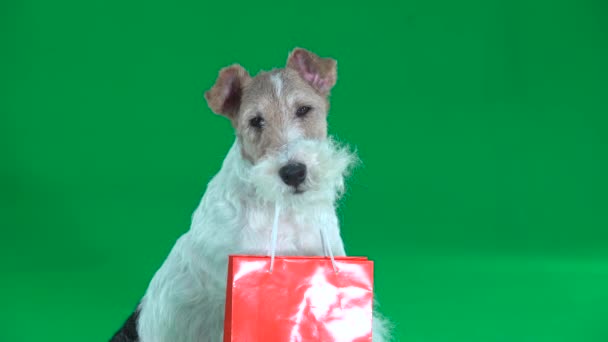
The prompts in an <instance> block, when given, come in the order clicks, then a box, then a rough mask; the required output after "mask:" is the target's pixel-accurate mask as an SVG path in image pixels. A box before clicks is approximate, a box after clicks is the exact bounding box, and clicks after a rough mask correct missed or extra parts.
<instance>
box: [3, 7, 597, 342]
mask: <svg viewBox="0 0 608 342" xmlns="http://www.w3.org/2000/svg"><path fill="white" fill-rule="evenodd" d="M607 4H608V3H607V2H605V1H592V0H589V1H587V0H583V1H574V0H572V1H523V0H501V1H481V0H479V1H422V0H416V1H408V2H397V1H394V2H391V1H385V0H379V1H374V2H369V3H355V2H343V3H337V2H331V1H314V0H313V1H306V2H276V3H267V4H261V3H257V2H255V1H238V2H237V1H231V2H225V3H223V2H219V1H215V2H205V1H173V2H169V1H166V2H159V1H141V0H139V1H128V2H126V1H115V0H112V1H66V0H59V1H53V2H51V1H41V0H27V1H13V2H3V3H2V4H0V34H1V41H0V42H1V46H2V51H1V54H0V113H1V116H0V147H1V155H0V158H1V159H0V160H1V167H0V215H1V216H0V227H1V232H2V235H1V238H0V260H1V261H0V262H1V273H0V274H1V275H0V277H1V278H0V303H1V304H0V340H1V341H105V340H107V339H109V337H110V336H111V335H112V333H113V332H114V331H115V330H116V329H117V328H118V327H119V326H120V325H121V324H122V322H123V321H124V319H125V318H126V317H127V315H128V314H129V313H130V312H131V311H132V310H133V308H134V306H135V304H136V303H137V302H138V300H139V298H140V297H141V296H142V295H143V293H144V291H145V289H146V286H147V284H148V282H149V280H150V279H151V277H152V275H153V274H154V272H155V270H156V269H157V268H158V267H159V266H160V264H161V263H162V261H163V260H164V258H165V256H166V255H167V253H168V252H169V250H170V248H171V247H172V245H173V243H174V242H175V240H176V239H177V237H178V236H179V235H180V234H182V233H183V232H185V231H186V230H187V229H188V226H189V220H190V214H191V212H192V211H193V210H194V208H195V206H196V205H197V203H198V200H199V199H200V197H201V195H202V194H203V192H204V190H205V185H206V183H207V182H208V181H209V179H210V178H211V177H212V176H213V175H214V174H215V173H216V172H217V171H218V169H219V167H220V163H221V161H222V160H223V157H224V155H225V154H226V152H227V150H228V148H229V147H230V145H231V143H232V141H233V139H234V138H233V132H232V129H231V127H230V125H229V122H228V121H227V120H225V119H224V118H222V117H219V116H216V115H213V114H212V113H211V111H210V110H209V109H208V108H207V106H206V104H205V102H204V100H203V97H202V93H203V91H204V90H206V89H208V88H209V87H210V86H211V85H212V83H213V81H214V80H215V77H216V76H217V72H218V70H219V69H220V68H221V67H223V66H226V65H229V64H231V63H234V62H238V63H241V64H242V65H243V66H245V67H246V68H247V69H248V70H250V72H252V73H254V74H255V73H256V72H258V71H259V70H263V69H265V70H268V69H270V68H272V67H281V66H283V65H284V63H285V60H286V57H287V53H288V51H290V50H291V49H292V48H294V47H296V46H302V47H305V48H308V49H311V50H312V51H315V52H316V53H318V54H320V55H321V56H331V57H334V58H336V59H337V60H338V62H339V63H338V65H339V67H338V75H339V77H338V79H339V80H338V84H337V86H336V87H335V89H334V91H333V94H332V109H331V113H330V116H329V123H330V131H331V133H332V134H335V135H337V136H338V137H339V138H340V139H341V140H344V141H347V142H349V143H351V144H352V145H353V146H355V147H356V148H357V150H358V152H359V155H360V157H361V159H362V161H363V165H362V167H360V168H359V169H357V170H356V172H355V174H354V175H353V177H352V178H351V179H350V182H349V184H350V190H349V192H348V194H347V196H346V197H345V198H344V200H343V201H342V204H341V207H340V217H341V220H342V229H343V237H344V240H345V242H346V245H347V250H348V252H349V254H352V255H367V256H369V257H371V258H372V259H374V260H375V261H376V292H377V296H378V297H379V299H380V302H381V304H382V306H381V309H382V312H384V313H385V314H386V315H388V316H389V317H390V318H391V319H392V320H393V321H394V322H395V323H396V325H397V328H396V336H397V337H398V338H399V340H401V341H416V342H418V341H420V342H440V341H446V342H448V341H449V342H454V341H463V342H465V341H466V342H488V341H518V342H519V341H552V342H557V341H576V342H579V341H583V342H584V341H608V230H607V228H608V210H607V209H608V198H607V196H608V195H607V194H608V181H607V177H606V175H607V174H608V148H607V147H608V135H607V133H608V119H607V114H608V100H607V95H608V63H607V61H608V20H607V19H606V16H607V14H608V5H607Z"/></svg>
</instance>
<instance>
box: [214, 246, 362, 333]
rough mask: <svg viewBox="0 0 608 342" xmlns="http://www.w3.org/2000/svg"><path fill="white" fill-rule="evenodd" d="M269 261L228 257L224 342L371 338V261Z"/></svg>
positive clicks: (311, 259) (305, 259) (302, 259)
mask: <svg viewBox="0 0 608 342" xmlns="http://www.w3.org/2000/svg"><path fill="white" fill-rule="evenodd" d="M272 259H273V258H271V257H266V256H238V255H233V256H230V258H229V263H228V286H227V290H226V292H227V293H226V316H225V321H224V342H292V341H293V342H311V341H315V342H316V341H323V342H332V341H335V342H352V341H356V342H362V341H368V342H369V341H371V340H372V302H373V262H372V261H371V260H367V258H363V257H336V258H334V259H330V258H325V257H275V258H274V261H273V262H274V264H273V265H272V266H271V260H272ZM334 260H335V261H334ZM332 263H333V264H332ZM336 271H337V272H336Z"/></svg>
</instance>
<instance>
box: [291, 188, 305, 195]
mask: <svg viewBox="0 0 608 342" xmlns="http://www.w3.org/2000/svg"><path fill="white" fill-rule="evenodd" d="M293 193H294V195H300V194H303V193H304V190H302V188H300V187H297V188H295V189H294V190H293Z"/></svg>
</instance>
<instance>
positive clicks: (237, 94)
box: [205, 64, 251, 119]
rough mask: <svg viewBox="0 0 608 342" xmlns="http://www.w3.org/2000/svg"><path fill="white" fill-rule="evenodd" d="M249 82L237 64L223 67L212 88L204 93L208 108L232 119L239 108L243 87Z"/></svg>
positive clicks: (246, 75)
mask: <svg viewBox="0 0 608 342" xmlns="http://www.w3.org/2000/svg"><path fill="white" fill-rule="evenodd" d="M250 80H251V76H249V73H248V72H247V70H245V69H244V68H243V67H242V66H240V65H238V64H233V65H231V66H228V67H225V68H223V69H222V70H220V74H219V76H218V77H217V80H216V81H215V84H214V85H213V87H212V88H211V89H209V90H207V91H206V92H205V99H206V100H207V104H208V105H209V108H211V110H212V111H213V112H214V113H216V114H220V115H224V116H226V117H228V118H229V119H234V118H235V116H236V114H237V113H238V111H239V107H240V106H241V98H242V96H243V87H244V86H245V84H246V83H247V82H249V81H250Z"/></svg>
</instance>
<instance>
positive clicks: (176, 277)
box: [112, 48, 389, 342]
mask: <svg viewBox="0 0 608 342" xmlns="http://www.w3.org/2000/svg"><path fill="white" fill-rule="evenodd" d="M336 64H337V63H336V61H335V60H334V59H331V58H321V57H319V56H317V55H316V54H314V53H312V52H310V51H308V50H305V49H302V48H296V49H294V50H293V51H292V52H291V53H290V54H289V56H288V59H287V65H286V67H285V68H282V69H273V70H271V71H267V72H260V73H259V74H257V75H256V76H255V77H252V76H250V75H249V73H248V72H247V71H246V70H245V69H244V68H243V67H242V66H240V65H238V64H234V65H231V66H228V67H225V68H223V69H222V70H221V71H220V72H219V76H218V78H217V80H216V82H215V84H214V85H213V87H212V88H211V89H210V90H208V91H207V92H205V99H206V100H207V103H208V105H209V107H210V109H211V110H212V111H213V112H214V113H216V114H219V115H222V116H224V117H226V118H228V119H229V120H230V122H231V124H232V126H233V127H234V130H235V132H236V139H235V142H234V144H233V145H232V147H231V148H230V151H229V152H228V154H227V156H226V158H225V160H224V162H223V164H222V167H221V170H220V171H219V173H218V174H217V175H216V176H215V177H214V178H213V179H212V180H211V181H210V182H209V184H208V186H207V190H206V192H205V194H204V196H203V198H202V200H201V202H200V204H199V205H198V207H197V209H196V210H195V212H194V214H193V217H192V224H191V227H190V230H189V231H188V232H187V233H185V234H184V235H183V236H181V237H180V238H179V239H178V241H177V242H176V244H175V246H174V247H173V249H172V250H171V252H170V254H169V256H168V257H167V259H166V260H165V262H164V263H163V265H162V266H161V268H160V269H159V270H158V271H157V272H156V274H155V275H154V277H153V279H152V281H151V282H150V285H149V287H148V289H147V291H146V293H145V296H144V297H143V299H142V301H141V302H140V304H139V305H138V307H137V310H136V311H135V312H134V313H133V315H132V316H131V317H130V318H129V319H128V320H127V323H125V325H124V326H123V328H122V329H121V330H119V331H118V332H117V333H116V335H115V336H114V338H113V340H112V341H114V342H133V341H139V342H193V341H203V342H207V341H209V342H220V341H222V336H223V327H224V326H223V323H224V305H225V299H226V298H225V297H226V276H227V264H228V255H229V254H250V255H267V254H268V251H269V249H270V240H271V239H270V233H271V232H270V231H271V227H272V226H273V224H274V222H273V219H274V216H275V209H276V204H280V208H281V211H280V213H281V215H280V219H279V222H278V224H279V227H280V229H279V231H278V237H277V243H276V253H277V255H287V256H289V255H311V256H312V255H325V253H324V252H326V251H324V247H323V242H322V237H321V234H320V227H324V228H325V229H326V234H327V241H326V242H327V243H328V244H329V248H330V249H331V252H333V255H336V256H344V255H346V252H345V250H344V245H343V242H342V239H341V237H340V230H339V225H338V218H337V216H336V200H337V199H338V198H339V196H340V195H341V194H342V193H343V191H344V178H345V176H346V174H347V172H348V170H349V167H350V165H352V162H353V160H354V156H353V154H352V153H351V152H350V151H349V149H348V148H345V147H342V146H340V144H337V143H336V142H334V140H333V139H332V138H331V137H328V134H327V119H326V118H327V113H328V110H329V100H328V98H329V93H330V90H331V89H332V88H333V86H334V85H335V84H336V80H337V65H336ZM372 325H373V341H374V342H384V341H388V340H389V328H388V321H387V320H385V319H384V318H383V317H381V316H379V315H377V314H376V313H374V318H373V324H372Z"/></svg>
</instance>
